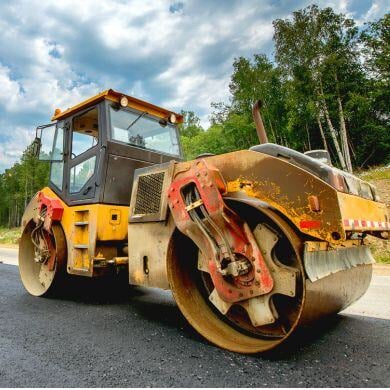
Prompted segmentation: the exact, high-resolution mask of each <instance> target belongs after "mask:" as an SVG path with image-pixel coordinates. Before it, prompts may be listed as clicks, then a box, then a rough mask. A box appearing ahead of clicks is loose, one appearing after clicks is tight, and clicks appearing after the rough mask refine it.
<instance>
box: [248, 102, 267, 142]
mask: <svg viewBox="0 0 390 390" xmlns="http://www.w3.org/2000/svg"><path fill="white" fill-rule="evenodd" d="M260 107H261V101H260V100H258V101H257V102H256V103H255V104H254V105H253V107H252V115H253V120H254V121H255V126H256V132H257V136H258V137H259V141H260V144H266V143H267V142H268V137H267V133H266V131H265V128H264V124H263V120H262V119H261V115H260Z"/></svg>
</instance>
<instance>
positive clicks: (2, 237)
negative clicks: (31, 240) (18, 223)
mask: <svg viewBox="0 0 390 390" xmlns="http://www.w3.org/2000/svg"><path fill="white" fill-rule="evenodd" d="M19 237H20V228H12V229H8V228H2V227H0V244H6V245H12V244H16V245H17V244H18V240H19Z"/></svg>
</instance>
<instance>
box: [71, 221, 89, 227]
mask: <svg viewBox="0 0 390 390" xmlns="http://www.w3.org/2000/svg"><path fill="white" fill-rule="evenodd" d="M74 225H75V226H87V225H89V222H88V221H80V222H75V223H74Z"/></svg>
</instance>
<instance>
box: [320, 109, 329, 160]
mask: <svg viewBox="0 0 390 390" xmlns="http://www.w3.org/2000/svg"><path fill="white" fill-rule="evenodd" d="M317 123H318V128H319V129H320V134H321V138H322V143H323V144H324V149H325V150H326V151H327V152H328V153H329V149H328V144H327V143H326V138H325V133H324V129H323V128H322V123H321V117H320V114H318V115H317Z"/></svg>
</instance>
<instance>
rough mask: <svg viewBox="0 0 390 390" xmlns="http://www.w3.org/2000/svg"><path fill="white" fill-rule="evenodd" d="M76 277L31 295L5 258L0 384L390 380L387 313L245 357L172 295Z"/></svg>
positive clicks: (324, 327)
mask: <svg viewBox="0 0 390 390" xmlns="http://www.w3.org/2000/svg"><path fill="white" fill-rule="evenodd" d="M2 255H3V252H0V260H2V259H4V256H3V257H2ZM11 256H12V255H11ZM77 280H78V279H77ZM77 280H76V282H74V285H73V291H72V292H71V293H68V294H67V295H65V296H63V297H61V298H57V299H48V298H34V297H32V296H30V295H29V294H28V293H27V292H26V291H25V290H24V289H23V287H22V285H21V282H20V280H19V274H18V268H17V267H16V266H14V265H8V264H0V387H22V386H29V387H100V386H103V387H118V386H120V387H145V386H159V387H160V386H161V387H168V386H179V387H189V386H191V387H206V386H207V387H232V386H234V387H241V386H245V387H264V386H267V387H279V386H282V387H311V386H313V387H321V386H330V387H332V386H342V387H366V386H369V387H389V386H390V320H389V319H386V318H376V317H372V316H369V315H367V314H366V315H365V316H362V315H356V314H355V315H352V314H345V313H343V314H339V315H337V316H333V317H331V318H329V319H325V320H323V321H321V323H319V324H317V325H316V326H314V327H311V328H306V329H303V330H301V331H300V332H299V333H298V335H297V336H296V337H294V338H293V339H292V340H291V342H289V343H288V345H285V347H284V348H282V349H279V350H277V351H276V352H272V353H268V354H266V355H262V356H243V355H238V354H235V353H230V352H227V351H224V350H221V349H218V348H216V347H214V346H212V345H210V344H209V343H208V342H207V341H205V340H204V339H203V338H202V337H200V336H199V335H198V334H197V333H196V332H195V331H194V330H193V329H192V328H191V327H190V326H189V325H188V324H187V322H186V321H185V319H184V318H183V317H182V315H181V314H180V312H179V310H178V308H177V307H176V305H175V303H174V301H173V299H172V297H171V294H170V293H169V292H161V291H159V290H154V289H143V288H131V289H126V290H124V291H122V292H121V293H120V294H119V293H118V291H115V292H113V291H112V290H109V289H108V288H107V287H106V286H98V288H96V286H95V288H91V286H87V287H86V288H84V289H83V290H81V286H80V284H79V283H77ZM374 282H375V283H374V286H376V288H374V290H373V289H372V288H371V287H370V290H369V291H368V293H367V294H368V295H370V294H371V295H372V294H374V295H372V296H371V298H370V300H368V305H370V301H371V302H373V301H375V296H376V297H377V298H378V299H379V301H380V302H382V303H381V305H382V306H383V305H384V306H387V310H388V309H389V306H390V296H389V294H388V292H389V290H388V289H389V286H390V277H388V276H377V277H375V278H374ZM378 283H379V284H378ZM367 294H366V295H367ZM383 295H385V298H383ZM364 299H365V298H363V299H362V300H361V302H364ZM358 304H359V303H358ZM384 309H386V307H384ZM352 312H353V311H352ZM355 312H357V313H360V312H365V313H371V312H370V308H369V307H366V306H365V305H364V304H363V306H362V307H360V309H357V310H355ZM349 313H350V312H349ZM370 315H372V314H370ZM384 317H386V316H384Z"/></svg>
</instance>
